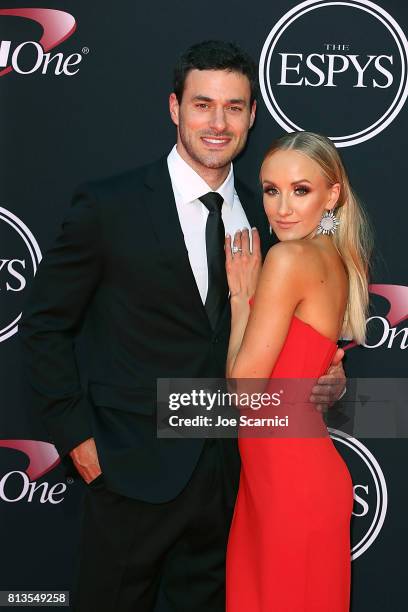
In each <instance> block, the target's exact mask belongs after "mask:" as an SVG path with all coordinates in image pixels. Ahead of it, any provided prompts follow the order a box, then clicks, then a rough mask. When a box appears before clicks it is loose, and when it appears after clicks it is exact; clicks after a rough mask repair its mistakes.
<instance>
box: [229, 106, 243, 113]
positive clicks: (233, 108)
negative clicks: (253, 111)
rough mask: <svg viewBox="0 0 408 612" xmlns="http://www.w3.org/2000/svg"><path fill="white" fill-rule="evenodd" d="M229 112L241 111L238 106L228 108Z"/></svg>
mask: <svg viewBox="0 0 408 612" xmlns="http://www.w3.org/2000/svg"><path fill="white" fill-rule="evenodd" d="M230 110H232V111H234V112H237V111H240V110H242V109H241V107H240V106H230Z"/></svg>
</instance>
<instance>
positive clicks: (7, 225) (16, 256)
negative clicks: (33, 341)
mask: <svg viewBox="0 0 408 612" xmlns="http://www.w3.org/2000/svg"><path fill="white" fill-rule="evenodd" d="M0 222H2V223H0V226H1V246H0V249H1V251H0V300H1V305H2V308H1V315H0V342H3V341H4V340H7V338H10V337H11V336H13V335H14V334H15V333H16V332H17V331H18V322H19V320H20V319H21V315H22V313H21V305H22V300H23V298H24V290H25V288H26V285H27V280H26V279H27V277H28V278H33V277H34V275H35V273H36V272H37V267H38V264H39V263H40V261H41V251H40V247H39V246H38V244H37V241H36V239H35V238H34V236H33V234H32V233H31V231H30V230H29V229H28V227H27V226H26V225H25V223H23V221H21V219H19V218H18V217H17V216H16V215H14V214H13V213H12V212H10V211H9V210H7V209H6V208H2V207H1V206H0ZM16 313H18V314H17V315H16Z"/></svg>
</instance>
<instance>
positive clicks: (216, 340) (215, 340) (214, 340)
mask: <svg viewBox="0 0 408 612" xmlns="http://www.w3.org/2000/svg"><path fill="white" fill-rule="evenodd" d="M212 343H213V344H218V336H215V338H213V340H212Z"/></svg>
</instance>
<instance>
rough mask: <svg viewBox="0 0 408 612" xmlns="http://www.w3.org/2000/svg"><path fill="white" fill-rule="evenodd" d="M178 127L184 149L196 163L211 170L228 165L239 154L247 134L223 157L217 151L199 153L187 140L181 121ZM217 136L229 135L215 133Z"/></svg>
mask: <svg viewBox="0 0 408 612" xmlns="http://www.w3.org/2000/svg"><path fill="white" fill-rule="evenodd" d="M178 128H179V129H178V132H179V137H180V141H181V143H182V145H183V147H184V149H185V150H186V152H187V153H188V155H189V157H190V158H191V159H192V160H193V161H194V162H196V163H197V164H200V165H202V166H204V167H205V168H210V169H213V170H216V169H220V168H225V167H227V166H229V165H230V163H231V162H232V161H233V160H234V159H235V158H236V157H237V155H239V153H241V151H242V150H243V148H244V147H245V144H246V141H247V136H248V134H247V135H246V136H245V137H244V139H243V140H241V142H239V143H238V146H237V148H236V149H235V151H234V152H233V153H232V154H227V155H226V156H225V157H221V156H220V155H219V153H217V152H214V153H211V152H208V154H200V153H199V152H198V151H197V150H195V147H194V145H193V144H192V143H191V141H190V140H189V138H188V136H187V134H186V132H185V131H184V129H183V123H182V122H180V125H179V126H178ZM204 135H205V136H209V137H210V136H211V135H210V134H202V136H204ZM213 136H215V134H213ZM217 136H231V135H230V134H228V133H226V134H217Z"/></svg>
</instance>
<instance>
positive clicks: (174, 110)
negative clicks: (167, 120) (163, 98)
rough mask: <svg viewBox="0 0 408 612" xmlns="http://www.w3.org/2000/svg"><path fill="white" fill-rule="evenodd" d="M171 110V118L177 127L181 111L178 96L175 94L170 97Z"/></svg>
mask: <svg viewBox="0 0 408 612" xmlns="http://www.w3.org/2000/svg"><path fill="white" fill-rule="evenodd" d="M169 109H170V117H171V119H172V121H173V123H174V124H175V125H178V124H179V111H180V105H179V102H178V100H177V96H176V94H175V93H174V92H173V93H171V94H170V96H169Z"/></svg>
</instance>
